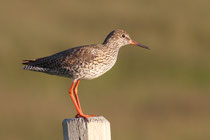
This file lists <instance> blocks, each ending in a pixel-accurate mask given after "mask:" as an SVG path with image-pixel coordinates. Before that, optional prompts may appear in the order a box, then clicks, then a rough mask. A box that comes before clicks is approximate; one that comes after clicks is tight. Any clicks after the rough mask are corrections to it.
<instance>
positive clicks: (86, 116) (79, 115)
mask: <svg viewBox="0 0 210 140" xmlns="http://www.w3.org/2000/svg"><path fill="white" fill-rule="evenodd" d="M96 116H97V115H85V114H77V115H76V116H75V118H84V119H86V120H87V121H88V118H89V117H96Z"/></svg>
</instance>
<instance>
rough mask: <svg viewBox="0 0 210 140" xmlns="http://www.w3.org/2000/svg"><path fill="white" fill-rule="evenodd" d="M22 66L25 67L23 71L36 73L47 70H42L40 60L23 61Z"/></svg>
mask: <svg viewBox="0 0 210 140" xmlns="http://www.w3.org/2000/svg"><path fill="white" fill-rule="evenodd" d="M22 64H23V65H26V66H24V67H23V69H24V70H30V71H38V72H45V71H47V68H44V67H42V66H41V65H40V59H31V60H23V62H22Z"/></svg>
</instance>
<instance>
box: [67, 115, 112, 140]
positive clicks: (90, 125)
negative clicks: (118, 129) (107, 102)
mask: <svg viewBox="0 0 210 140" xmlns="http://www.w3.org/2000/svg"><path fill="white" fill-rule="evenodd" d="M63 137H64V140H111V132H110V123H109V121H107V120H106V119H105V118H104V117H102V116H100V117H90V118H88V121H87V120H85V119H84V118H73V119H64V120H63Z"/></svg>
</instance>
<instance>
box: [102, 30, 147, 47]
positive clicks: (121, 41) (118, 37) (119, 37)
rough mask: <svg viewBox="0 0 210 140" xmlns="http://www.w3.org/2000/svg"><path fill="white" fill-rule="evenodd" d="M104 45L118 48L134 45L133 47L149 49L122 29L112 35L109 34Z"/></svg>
mask: <svg viewBox="0 0 210 140" xmlns="http://www.w3.org/2000/svg"><path fill="white" fill-rule="evenodd" d="M103 44H104V45H106V44H107V45H111V46H117V47H122V46H125V45H129V44H133V45H136V46H139V47H142V48H145V49H149V47H147V46H145V45H143V44H141V43H138V42H136V41H134V40H132V39H131V38H130V36H129V34H128V33H127V32H125V31H124V30H121V29H116V30H114V31H112V32H111V33H109V34H108V35H107V37H106V39H105V40H104V42H103Z"/></svg>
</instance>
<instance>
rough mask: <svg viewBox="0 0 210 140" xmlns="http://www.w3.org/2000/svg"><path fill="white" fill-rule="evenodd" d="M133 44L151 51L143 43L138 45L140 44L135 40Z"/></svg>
mask: <svg viewBox="0 0 210 140" xmlns="http://www.w3.org/2000/svg"><path fill="white" fill-rule="evenodd" d="M131 44H133V45H136V46H139V47H142V48H145V49H148V50H150V48H149V47H147V46H145V45H143V44H141V43H138V42H136V41H134V40H132V41H131Z"/></svg>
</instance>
